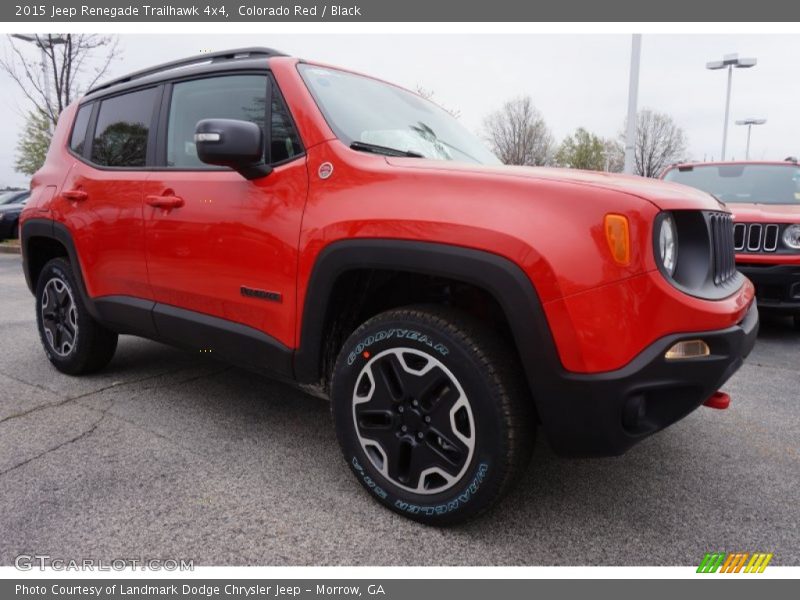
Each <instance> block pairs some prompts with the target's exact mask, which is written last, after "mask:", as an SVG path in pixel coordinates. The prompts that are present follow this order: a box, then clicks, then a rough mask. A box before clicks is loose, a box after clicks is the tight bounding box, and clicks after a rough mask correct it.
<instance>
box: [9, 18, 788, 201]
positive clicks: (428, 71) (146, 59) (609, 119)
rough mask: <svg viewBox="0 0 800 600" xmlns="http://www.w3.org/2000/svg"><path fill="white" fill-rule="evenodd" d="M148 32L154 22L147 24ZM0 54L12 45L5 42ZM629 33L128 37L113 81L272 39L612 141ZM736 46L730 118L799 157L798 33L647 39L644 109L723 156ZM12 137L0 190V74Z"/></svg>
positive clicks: (442, 94)
mask: <svg viewBox="0 0 800 600" xmlns="http://www.w3.org/2000/svg"><path fill="white" fill-rule="evenodd" d="M144 26H145V27H146V25H144ZM0 43H1V44H2V46H3V48H2V49H0V51H2V52H5V51H7V49H8V41H7V40H5V39H3V40H2V42H0ZM630 44H631V40H630V36H629V35H611V34H607V35H578V34H557V35H540V34H536V35H534V34H511V35H457V34H441V35H430V34H425V35H413V34H382V35H376V36H371V35H355V34H351V35H345V34H341V35H339V34H337V35H319V34H297V35H275V34H269V35H264V36H258V35H242V34H238V35H219V36H212V35H202V36H200V35H188V34H177V35H168V36H167V35H164V36H159V35H123V36H120V47H121V49H122V51H123V58H122V60H119V61H117V62H116V63H115V64H114V65H113V67H112V72H111V73H110V75H111V76H115V75H122V74H124V73H127V72H129V71H133V70H136V69H140V68H143V67H147V66H151V65H153V64H157V63H160V62H164V61H168V60H171V59H175V58H181V57H184V56H189V55H192V54H195V53H198V52H200V51H201V50H204V49H208V50H221V49H229V48H236V47H244V46H270V47H273V48H276V49H279V50H282V51H283V52H285V53H287V54H292V55H295V56H300V57H303V58H307V59H310V60H319V61H321V62H327V63H331V64H334V65H340V66H343V67H347V68H350V69H354V70H357V71H361V72H364V73H366V74H371V75H375V76H378V77H380V78H382V79H386V80H389V81H392V82H395V83H398V84H400V85H404V86H406V87H409V88H414V87H416V86H417V85H421V86H422V87H425V88H427V89H431V90H434V91H435V93H436V100H437V101H438V102H439V103H440V104H442V105H444V106H446V107H448V108H453V109H458V110H460V111H461V121H462V122H463V123H464V124H465V125H466V126H467V127H469V128H470V129H472V130H473V131H476V132H478V131H480V128H481V124H482V122H483V118H484V117H485V115H487V114H488V113H490V112H491V111H493V110H495V109H496V108H498V107H499V106H500V105H502V103H503V102H504V101H505V100H507V99H509V98H512V97H514V96H518V95H521V94H527V95H530V96H531V97H532V98H533V101H534V103H535V105H536V106H537V108H538V109H539V110H540V111H541V113H542V114H543V116H544V118H545V120H546V121H547V123H548V125H549V126H550V128H551V129H552V131H553V134H554V135H555V137H556V139H557V140H561V139H562V138H563V137H565V136H566V135H568V134H569V133H570V132H572V131H573V130H574V129H576V128H577V127H585V128H587V129H589V130H591V131H593V132H594V133H596V134H598V135H601V136H606V137H611V136H616V135H617V134H618V132H619V130H620V128H621V126H622V122H623V119H624V117H625V114H626V110H627V94H628V70H629V64H630ZM732 52H738V53H739V54H740V55H741V56H748V57H749V56H754V57H756V58H758V65H757V66H756V67H755V68H753V69H747V70H739V71H735V72H734V78H733V95H732V102H731V123H733V121H734V120H736V119H742V118H745V117H763V118H766V119H767V120H768V121H767V124H766V125H762V126H760V127H757V128H754V130H753V140H752V143H751V157H752V158H758V159H761V158H765V159H783V158H785V157H786V156H788V155H795V156H797V155H798V154H800V110H798V105H799V100H800V70H799V69H798V67H797V57H798V56H800V35H735V36H734V35H646V36H644V38H643V45H642V69H641V79H640V86H639V107H640V108H643V107H650V108H653V109H656V110H658V111H662V112H666V113H669V114H670V115H672V117H673V118H674V119H675V120H676V122H677V123H678V124H679V125H680V126H681V127H683V128H684V130H685V131H686V134H687V136H688V138H689V153H690V156H691V157H692V158H695V159H698V160H702V159H704V158H706V159H709V160H710V159H711V158H712V157H716V158H719V154H720V147H721V138H722V122H723V114H724V99H725V81H726V77H725V74H724V72H723V71H707V70H706V69H705V68H704V65H705V63H706V61H708V60H714V59H718V58H721V57H722V55H723V54H727V53H732ZM0 90H2V91H3V94H2V100H0V101H1V102H2V109H3V115H4V117H5V122H6V126H5V127H4V131H5V135H4V136H3V139H2V142H0V187H3V186H5V185H7V184H17V185H27V181H26V179H25V177H24V176H21V175H19V174H17V173H15V172H14V170H13V157H14V152H15V150H14V146H15V144H16V140H17V137H18V135H19V132H20V130H21V129H22V124H23V117H22V115H23V114H24V111H25V109H26V108H27V106H28V105H27V104H26V101H25V99H24V96H23V95H22V93H21V92H20V91H19V90H18V89H17V88H16V87H15V86H14V85H13V83H12V82H11V81H10V80H9V79H8V77H7V76H6V75H5V74H4V73H2V74H0ZM745 129H746V128H744V127H736V126H734V125H733V124H731V130H730V133H729V141H728V155H729V156H728V158H731V157H736V158H743V157H744V151H745V140H746V131H745Z"/></svg>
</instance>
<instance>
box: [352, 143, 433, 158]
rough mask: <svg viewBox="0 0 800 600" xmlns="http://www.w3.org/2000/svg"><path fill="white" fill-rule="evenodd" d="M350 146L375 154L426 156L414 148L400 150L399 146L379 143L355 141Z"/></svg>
mask: <svg viewBox="0 0 800 600" xmlns="http://www.w3.org/2000/svg"><path fill="white" fill-rule="evenodd" d="M350 148H352V149H353V150H358V151H360V152H372V153H373V154H383V155H384V156H408V157H411V158H425V157H424V156H423V155H422V154H420V153H419V152H414V151H412V150H398V149H397V148H389V147H388V146H379V145H378V144H370V143H368V142H353V143H352V144H350Z"/></svg>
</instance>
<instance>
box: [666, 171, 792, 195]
mask: <svg viewBox="0 0 800 600" xmlns="http://www.w3.org/2000/svg"><path fill="white" fill-rule="evenodd" d="M664 179H665V180H666V181H674V182H676V183H682V184H684V185H689V186H692V187H695V188H698V189H700V190H703V191H704V192H708V193H709V194H713V195H714V196H716V197H717V198H719V199H720V200H722V201H723V202H725V203H734V204H735V203H737V202H745V203H752V204H800V167H797V166H796V165H792V164H786V165H757V164H749V165H748V164H736V163H733V164H726V165H693V166H690V167H679V168H677V169H672V170H670V171H669V172H667V174H666V175H665V176H664Z"/></svg>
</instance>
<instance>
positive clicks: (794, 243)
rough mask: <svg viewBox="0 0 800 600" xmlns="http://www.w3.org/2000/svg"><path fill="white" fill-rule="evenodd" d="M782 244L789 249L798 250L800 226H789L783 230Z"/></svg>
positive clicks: (799, 246)
mask: <svg viewBox="0 0 800 600" xmlns="http://www.w3.org/2000/svg"><path fill="white" fill-rule="evenodd" d="M783 243H784V244H786V245H787V246H789V248H794V249H795V250H800V225H789V226H788V227H787V228H786V229H784V230H783Z"/></svg>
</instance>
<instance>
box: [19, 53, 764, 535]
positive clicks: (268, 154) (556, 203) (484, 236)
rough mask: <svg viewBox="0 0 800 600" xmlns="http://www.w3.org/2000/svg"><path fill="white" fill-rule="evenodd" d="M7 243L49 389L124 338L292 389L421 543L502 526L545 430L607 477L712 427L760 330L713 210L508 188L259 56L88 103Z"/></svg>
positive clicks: (511, 175)
mask: <svg viewBox="0 0 800 600" xmlns="http://www.w3.org/2000/svg"><path fill="white" fill-rule="evenodd" d="M21 235H22V247H23V267H24V270H25V276H26V278H27V282H28V285H29V287H30V289H31V291H32V292H33V293H34V295H35V305H36V317H37V321H38V327H39V333H40V337H41V341H42V346H43V348H44V351H45V354H46V355H47V358H48V359H49V360H50V362H52V364H53V365H55V367H56V368H57V369H59V370H60V371H63V372H64V373H67V374H70V375H79V374H83V373H89V372H92V371H96V370H98V369H101V368H103V367H104V366H105V365H106V364H107V363H108V362H109V361H110V360H111V359H112V357H113V355H114V351H115V348H116V345H117V336H118V334H133V335H138V336H143V337H147V338H151V339H154V340H159V341H161V342H165V343H168V344H172V345H175V346H179V347H183V348H186V349H188V350H191V351H195V352H200V351H203V352H207V351H209V350H210V351H212V352H213V354H212V355H213V356H214V357H217V358H220V359H223V360H227V361H230V362H231V363H234V364H236V365H240V366H243V367H247V368H250V369H253V370H257V371H259V372H264V373H268V374H271V375H273V376H275V377H278V378H281V379H283V380H287V381H290V382H294V383H296V384H298V385H301V386H303V387H304V388H305V389H307V390H312V391H313V392H314V393H316V394H318V395H321V396H324V397H326V398H329V399H330V401H331V406H332V413H333V421H334V426H335V428H336V432H337V436H338V439H339V442H340V444H341V447H342V451H343V453H344V458H345V460H346V462H347V464H348V465H349V466H350V468H351V470H352V471H353V473H354V475H355V477H356V478H357V480H358V481H359V482H360V483H361V484H362V485H363V486H364V487H365V488H366V489H367V490H368V493H369V494H371V495H372V496H373V497H374V498H375V499H376V500H377V501H378V502H380V503H382V504H383V505H385V506H387V507H388V508H390V509H392V510H394V511H396V512H398V513H400V514H403V515H405V516H407V517H409V518H412V519H416V520H418V521H422V522H425V523H431V524H449V523H456V522H459V521H463V520H465V519H467V518H470V517H474V516H475V515H478V514H480V513H481V512H483V511H484V510H486V509H487V508H489V507H490V506H491V505H493V504H494V503H496V501H497V500H498V499H499V498H500V497H501V496H502V495H503V493H504V492H506V491H507V490H508V489H509V487H510V486H511V485H512V484H513V483H514V482H515V481H516V480H517V479H518V478H519V475H520V472H521V470H522V469H524V468H525V466H526V464H527V462H528V459H529V456H530V453H531V449H532V445H533V441H534V436H535V434H536V432H537V430H540V431H542V432H543V433H544V435H545V436H546V438H547V440H548V442H549V444H550V445H551V446H552V448H553V449H554V450H555V451H556V452H558V453H559V454H563V455H577V456H602V455H605V456H610V455H617V454H621V453H622V452H624V451H625V450H627V449H628V448H630V447H631V446H632V445H634V444H635V443H637V442H638V441H640V440H642V439H643V438H645V437H646V436H648V435H650V434H652V433H654V432H656V431H659V430H661V429H663V428H665V427H667V426H668V425H670V424H671V423H674V422H675V421H677V420H679V419H681V418H682V417H684V416H686V415H687V414H689V413H690V412H692V411H693V410H694V409H695V408H697V407H698V406H700V405H702V404H704V403H709V404H710V405H713V404H717V405H719V404H721V403H723V401H724V400H725V395H724V394H723V393H721V392H719V390H720V387H721V386H722V385H723V384H724V383H725V382H726V381H727V380H728V378H729V377H730V376H731V375H732V374H733V373H734V372H735V371H736V370H737V369H738V368H739V367H740V366H741V364H742V361H743V359H744V357H746V356H747V354H748V353H749V352H750V350H751V348H752V346H753V344H754V342H755V336H756V332H757V328H758V313H757V310H756V306H755V303H754V291H753V286H752V284H751V283H750V282H749V281H748V280H747V279H746V278H745V277H743V276H742V275H741V274H740V273H738V272H737V271H736V269H735V265H734V253H733V241H732V240H733V227H732V222H731V215H730V213H729V211H728V210H727V208H725V206H724V205H723V204H721V203H720V202H719V201H717V200H716V199H715V198H713V197H712V196H711V195H709V194H707V193H704V192H701V191H697V190H692V189H691V188H688V187H686V186H680V185H674V184H669V183H664V182H661V181H655V180H647V179H642V178H634V177H625V176H617V175H608V174H603V173H589V172H580V171H570V170H558V169H532V168H525V167H506V166H503V165H501V164H500V163H499V161H498V160H497V159H496V158H495V157H494V156H493V155H492V154H491V153H489V152H488V151H487V150H485V149H484V147H483V146H482V144H481V143H480V142H479V141H478V140H477V138H475V137H474V136H473V135H472V134H470V133H468V132H467V131H466V130H465V129H464V128H463V127H462V126H461V125H460V124H459V122H458V121H457V120H456V119H454V118H453V117H452V116H450V115H449V114H448V113H447V112H445V111H443V110H441V109H440V108H438V107H437V106H435V105H434V104H432V103H430V102H428V101H427V100H424V99H423V98H421V97H419V96H417V95H416V94H414V93H412V92H409V91H406V90H404V89H402V88H399V87H397V86H394V85H391V84H388V83H385V82H382V81H379V80H376V79H373V78H370V77H366V76H363V75H359V74H355V73H351V72H348V71H346V70H341V69H338V68H334V67H327V66H321V65H316V64H313V63H309V62H305V61H302V60H298V59H296V58H292V57H289V56H284V55H282V54H281V53H279V52H276V51H273V50H269V49H264V48H249V49H243V50H234V51H228V52H220V53H213V54H206V55H203V56H201V57H195V58H191V59H187V60H184V61H177V62H173V63H169V64H166V65H161V66H158V67H155V68H152V69H147V70H144V71H139V72H137V73H133V74H131V75H128V76H126V77H122V78H119V79H116V80H114V81H111V82H109V83H106V84H102V85H100V86H98V87H95V88H93V89H91V90H89V92H88V93H87V94H86V95H85V96H84V97H83V98H82V99H81V100H80V101H78V102H76V103H75V104H73V105H72V106H70V107H68V108H67V109H66V110H65V111H64V112H63V114H62V115H61V118H60V120H59V123H58V127H57V129H56V132H55V135H54V137H53V141H52V144H51V146H50V150H49V152H48V155H47V160H46V162H45V165H44V166H43V167H42V169H41V170H40V171H39V172H38V173H36V175H35V177H34V179H33V183H32V195H31V199H30V201H29V203H28V205H27V206H26V209H25V211H24V213H23V215H22V225H21Z"/></svg>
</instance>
